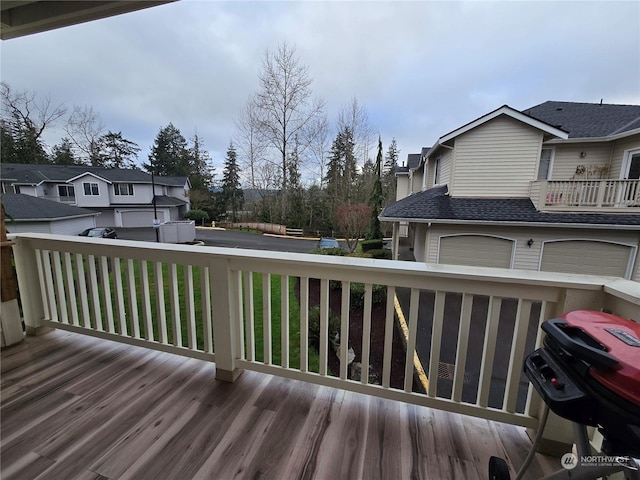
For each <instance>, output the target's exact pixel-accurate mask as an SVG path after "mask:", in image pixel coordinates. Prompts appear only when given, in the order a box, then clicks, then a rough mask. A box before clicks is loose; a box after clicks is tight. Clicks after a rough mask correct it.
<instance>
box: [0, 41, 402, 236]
mask: <svg viewBox="0 0 640 480" xmlns="http://www.w3.org/2000/svg"><path fill="white" fill-rule="evenodd" d="M258 80H259V82H258V85H259V88H258V90H257V91H256V92H254V93H253V94H251V95H250V96H249V98H248V99H247V101H246V103H245V105H244V106H243V108H242V109H241V111H240V113H239V115H238V117H237V119H236V120H235V125H236V133H235V135H234V137H233V139H232V140H231V141H230V142H229V145H228V147H227V149H226V155H225V158H224V169H223V172H222V176H221V177H220V178H216V172H215V168H214V167H213V166H212V160H211V157H210V154H209V152H208V151H207V149H206V148H205V146H204V141H203V139H202V137H201V136H200V135H199V134H198V133H197V132H196V133H195V134H194V136H193V137H192V138H191V139H190V140H189V141H187V139H186V138H185V137H184V136H183V135H182V133H181V132H180V130H179V129H178V128H177V127H175V126H174V125H173V124H172V123H170V124H169V125H167V126H165V127H162V128H160V130H159V132H158V134H157V136H156V138H155V141H154V143H153V146H152V147H151V151H150V152H149V154H148V157H147V162H142V164H141V166H142V168H143V169H144V170H146V171H147V172H149V173H151V172H153V173H154V174H156V175H167V176H188V177H189V179H190V182H191V185H192V190H191V192H190V200H191V205H192V209H193V210H195V212H192V214H191V215H192V216H194V218H198V219H202V220H204V219H211V220H227V221H238V220H243V221H260V222H269V223H280V224H285V225H287V226H289V227H291V228H302V229H305V230H307V231H313V232H321V233H324V234H327V233H328V232H336V231H340V229H341V225H340V218H339V215H338V212H339V211H342V212H345V208H346V209H347V210H348V209H349V208H350V206H356V205H357V206H363V205H367V206H368V207H369V208H371V211H372V212H373V213H372V214H371V215H376V220H377V213H375V212H378V213H379V210H380V209H381V208H382V207H383V206H384V205H385V204H388V203H390V202H391V201H393V200H395V177H394V168H395V165H396V164H397V162H398V156H399V149H398V146H397V143H396V141H395V139H392V140H391V142H390V143H389V146H388V149H387V150H386V153H385V154H384V158H383V152H382V141H381V139H379V138H376V137H377V135H376V134H375V129H374V128H373V127H372V126H371V124H370V122H369V118H368V113H367V109H366V107H365V106H364V105H362V104H361V103H360V102H358V100H357V98H355V97H353V98H351V99H350V100H349V101H348V102H347V103H346V104H345V105H344V106H343V108H342V109H341V111H340V112H339V114H338V115H337V118H336V119H335V121H334V123H333V126H330V122H329V119H328V116H327V113H326V105H325V102H324V100H322V99H320V98H317V97H315V96H314V95H313V91H312V88H311V87H312V78H311V75H310V73H309V69H308V67H307V66H305V65H303V64H301V62H300V61H299V59H298V57H297V56H296V51H295V48H294V47H292V46H290V45H288V44H287V43H283V44H281V45H279V46H278V47H277V49H276V50H274V51H269V50H267V51H266V52H265V55H264V58H263V60H262V65H261V70H260V72H259V75H258ZM1 87H2V88H1V95H2V115H1V118H0V135H1V139H0V141H1V148H2V151H1V155H2V161H3V162H11V163H50V164H58V165H94V166H101V167H106V168H135V167H136V165H137V163H138V154H139V152H140V147H139V146H138V145H137V144H135V143H134V142H132V141H130V140H128V139H126V138H125V137H124V136H123V135H122V132H120V131H118V132H113V131H111V130H107V129H106V128H105V126H104V124H103V122H102V121H101V119H100V117H99V115H98V114H97V113H96V112H95V111H94V110H93V108H92V107H86V106H85V107H78V106H74V107H73V108H72V109H68V108H67V107H65V106H64V105H54V104H53V103H52V102H51V100H50V99H49V98H48V97H47V98H38V97H37V96H36V95H35V94H34V93H29V92H16V91H14V90H13V89H11V88H10V87H9V85H7V84H5V83H2V86H1ZM59 124H62V127H63V130H64V132H65V136H64V137H63V138H62V139H61V140H60V142H59V143H58V144H56V145H54V146H53V147H51V148H49V147H48V146H47V145H45V143H44V140H43V138H44V137H43V133H44V132H45V130H47V129H49V128H51V127H52V126H54V125H59ZM376 140H377V142H376ZM376 146H377V147H378V148H377V149H375V147H376ZM372 150H377V157H376V161H375V162H374V160H373V159H372V158H371V155H370V153H371V151H372ZM243 187H244V188H243ZM354 208H355V207H354ZM343 217H344V215H343ZM371 218H372V220H371V222H372V223H373V217H371ZM342 227H343V228H344V226H342ZM371 228H373V227H371ZM379 228H380V227H379V226H378V229H379ZM370 234H371V233H370ZM376 235H377V233H376Z"/></svg>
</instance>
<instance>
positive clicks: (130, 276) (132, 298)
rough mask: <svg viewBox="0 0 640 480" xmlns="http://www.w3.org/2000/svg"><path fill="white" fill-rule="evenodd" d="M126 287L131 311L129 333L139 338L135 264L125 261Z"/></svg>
mask: <svg viewBox="0 0 640 480" xmlns="http://www.w3.org/2000/svg"><path fill="white" fill-rule="evenodd" d="M127 286H128V287H129V310H130V311H131V332H132V334H133V338H140V318H139V315H138V295H137V292H136V278H135V264H134V263H133V259H131V258H128V259H127Z"/></svg>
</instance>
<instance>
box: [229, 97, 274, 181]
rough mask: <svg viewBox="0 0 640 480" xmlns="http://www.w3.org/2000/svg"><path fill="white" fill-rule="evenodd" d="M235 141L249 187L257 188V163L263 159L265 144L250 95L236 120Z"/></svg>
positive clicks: (256, 111) (255, 105) (254, 102)
mask: <svg viewBox="0 0 640 480" xmlns="http://www.w3.org/2000/svg"><path fill="white" fill-rule="evenodd" d="M236 128H237V129H238V132H237V134H236V143H237V145H238V149H239V150H240V155H239V163H240V165H241V167H242V170H243V171H244V172H246V173H247V174H248V177H249V178H248V181H249V185H251V188H258V180H257V178H256V175H257V172H256V170H257V168H258V165H259V164H260V163H261V162H262V161H263V160H264V156H265V152H266V149H267V145H266V143H265V140H264V137H263V136H262V134H261V130H260V121H259V112H258V107H257V104H256V98H255V97H253V96H252V97H250V98H249V100H247V103H246V104H245V105H244V107H243V108H242V110H241V111H240V116H239V117H238V119H237V120H236Z"/></svg>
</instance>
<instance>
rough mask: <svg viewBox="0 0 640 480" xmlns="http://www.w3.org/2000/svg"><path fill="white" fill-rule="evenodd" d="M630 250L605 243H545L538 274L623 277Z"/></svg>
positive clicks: (575, 241)
mask: <svg viewBox="0 0 640 480" xmlns="http://www.w3.org/2000/svg"><path fill="white" fill-rule="evenodd" d="M631 254H632V248H631V247H629V246H626V245H618V244H615V243H607V242H594V241H590V240H566V241H561V242H545V244H544V246H543V248H542V259H541V261H540V270H544V271H547V272H564V273H582V274H585V275H611V276H614V277H626V274H627V267H628V265H629V261H630V258H631Z"/></svg>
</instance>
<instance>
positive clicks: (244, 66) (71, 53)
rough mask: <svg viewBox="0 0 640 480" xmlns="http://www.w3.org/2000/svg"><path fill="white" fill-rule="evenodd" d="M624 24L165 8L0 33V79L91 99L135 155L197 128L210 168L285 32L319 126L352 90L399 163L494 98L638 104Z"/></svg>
mask: <svg viewBox="0 0 640 480" xmlns="http://www.w3.org/2000/svg"><path fill="white" fill-rule="evenodd" d="M639 18H640V4H639V3H637V2H521V1H513V2H484V1H482V2H428V1H423V2H190V1H180V2H175V3H171V4H167V5H163V6H160V7H154V8H150V9H147V10H143V11H139V12H134V13H131V14H128V15H122V16H118V17H112V18H108V19H104V20H100V21H95V22H90V23H87V24H83V25H77V26H74V27H70V28H66V29H61V30H55V31H51V32H45V33H42V34H38V35H33V36H30V37H24V38H19V39H13V40H9V41H5V42H2V44H1V46H0V47H1V49H2V80H3V81H6V82H8V83H9V84H10V85H11V86H12V87H13V88H15V89H27V90H33V91H36V92H37V93H39V94H43V95H44V94H47V93H50V95H51V97H52V99H53V100H55V101H59V102H64V103H66V104H67V105H69V106H72V105H74V104H77V105H91V106H93V108H94V109H95V110H96V111H97V112H99V113H100V115H101V116H102V118H103V120H104V121H105V123H106V125H107V127H108V128H109V129H111V130H114V131H122V133H123V135H124V136H125V137H126V138H129V139H131V140H133V141H135V142H136V143H138V144H139V145H140V146H141V147H142V152H141V156H140V157H141V160H144V159H146V156H147V154H148V151H149V147H150V146H151V144H152V143H153V140H154V138H155V135H156V134H157V132H158V131H159V129H160V128H161V127H163V126H165V125H167V124H168V123H169V122H172V123H173V124H174V125H175V126H177V127H178V128H180V129H181V131H182V133H183V135H185V137H187V138H188V137H191V136H193V134H194V132H195V131H196V129H197V130H198V133H199V134H200V135H201V136H202V137H203V138H204V141H205V145H206V146H207V147H208V149H209V150H210V151H211V152H212V156H213V158H214V161H215V163H216V164H217V165H218V167H219V171H221V165H222V159H223V157H224V152H225V151H226V148H227V146H228V143H229V140H230V139H231V137H232V136H233V134H234V133H235V127H234V119H235V118H236V117H237V114H238V112H239V110H240V108H241V107H242V105H243V104H244V102H245V101H246V99H247V98H248V96H249V95H250V94H252V93H253V92H255V91H256V90H257V87H258V82H257V74H258V72H259V70H260V66H261V61H262V59H263V57H264V53H265V50H266V49H272V50H273V49H275V48H277V46H278V44H280V43H281V42H282V41H284V40H286V41H288V42H289V43H290V44H292V45H295V46H296V49H297V54H298V56H299V58H300V61H301V63H303V64H306V65H308V67H309V72H310V74H311V75H312V77H313V79H314V82H313V89H314V93H315V94H316V95H317V96H320V97H323V98H324V99H325V100H326V102H327V110H328V114H329V118H330V120H331V121H333V120H335V116H336V115H337V113H338V112H339V110H340V109H341V108H342V106H343V105H344V104H345V103H347V102H348V101H349V100H350V99H351V98H352V97H354V96H355V97H356V98H357V99H358V101H359V102H360V103H361V104H363V105H365V106H366V107H367V109H368V110H369V114H370V118H371V121H372V123H374V122H375V123H374V125H373V126H374V128H375V129H377V130H378V131H379V132H380V134H381V135H382V139H383V143H384V145H385V148H386V146H387V145H388V144H389V142H390V141H391V138H392V137H395V138H396V139H397V141H398V146H399V148H400V149H401V150H402V156H404V155H406V154H408V153H413V152H418V151H420V148H421V147H422V146H428V145H431V144H432V143H433V142H434V141H435V140H436V139H437V138H438V137H439V136H440V135H442V134H444V133H446V132H448V131H450V130H452V129H454V128H456V127H458V126H460V125H462V124H464V123H467V122H468V121H470V120H473V119H474V118H476V117H478V116H480V115H482V114H484V113H486V112H488V111H490V110H493V109H494V108H497V107H498V106H500V105H502V104H509V105H511V106H513V107H515V108H520V109H524V108H527V107H530V106H533V105H535V104H537V103H541V102H543V101H546V100H567V101H585V102H598V101H600V99H601V98H603V99H604V101H605V102H608V103H635V104H637V103H640V21H639V20H638V19H639ZM49 141H50V142H51V140H49ZM55 141H57V140H55V139H54V140H53V143H55Z"/></svg>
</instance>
